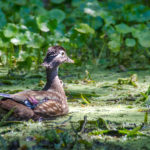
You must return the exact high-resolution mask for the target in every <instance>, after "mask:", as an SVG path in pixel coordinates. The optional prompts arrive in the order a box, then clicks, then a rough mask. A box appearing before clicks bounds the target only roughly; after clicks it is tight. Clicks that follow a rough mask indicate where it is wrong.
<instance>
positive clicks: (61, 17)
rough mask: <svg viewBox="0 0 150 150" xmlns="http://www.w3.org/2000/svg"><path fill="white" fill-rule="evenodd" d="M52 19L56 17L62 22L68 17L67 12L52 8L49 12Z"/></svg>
mask: <svg viewBox="0 0 150 150" xmlns="http://www.w3.org/2000/svg"><path fill="white" fill-rule="evenodd" d="M49 17H50V18H51V19H56V20H57V22H58V23H60V22H62V21H63V20H64V19H65V18H66V14H65V13H64V11H62V10H61V9H52V10H51V11H50V12H49Z"/></svg>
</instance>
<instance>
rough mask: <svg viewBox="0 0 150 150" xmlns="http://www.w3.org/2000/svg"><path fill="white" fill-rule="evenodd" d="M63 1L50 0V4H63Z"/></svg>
mask: <svg viewBox="0 0 150 150" xmlns="http://www.w3.org/2000/svg"><path fill="white" fill-rule="evenodd" d="M64 1H65V0H51V2H52V3H55V4H60V3H63V2H64Z"/></svg>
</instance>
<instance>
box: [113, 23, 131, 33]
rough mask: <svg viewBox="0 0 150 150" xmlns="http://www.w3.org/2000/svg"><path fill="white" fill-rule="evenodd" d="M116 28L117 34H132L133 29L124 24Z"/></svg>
mask: <svg viewBox="0 0 150 150" xmlns="http://www.w3.org/2000/svg"><path fill="white" fill-rule="evenodd" d="M115 27H116V30H117V32H119V33H123V34H126V33H129V32H131V28H130V27H129V26H128V25H126V24H124V23H121V24H118V25H116V26H115Z"/></svg>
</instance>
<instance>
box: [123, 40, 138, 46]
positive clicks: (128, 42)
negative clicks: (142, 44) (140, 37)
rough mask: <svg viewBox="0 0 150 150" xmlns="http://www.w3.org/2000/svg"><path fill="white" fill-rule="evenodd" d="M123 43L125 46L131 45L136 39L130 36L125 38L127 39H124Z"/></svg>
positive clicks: (134, 43) (133, 44)
mask: <svg viewBox="0 0 150 150" xmlns="http://www.w3.org/2000/svg"><path fill="white" fill-rule="evenodd" d="M125 44H126V46H128V47H133V46H135V45H136V41H135V40H134V39H132V38H127V39H126V40H125Z"/></svg>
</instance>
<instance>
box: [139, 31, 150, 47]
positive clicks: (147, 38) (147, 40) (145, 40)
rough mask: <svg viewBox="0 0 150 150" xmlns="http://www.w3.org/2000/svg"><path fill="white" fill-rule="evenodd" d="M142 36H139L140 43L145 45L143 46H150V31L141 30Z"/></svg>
mask: <svg viewBox="0 0 150 150" xmlns="http://www.w3.org/2000/svg"><path fill="white" fill-rule="evenodd" d="M139 35H140V36H139V37H138V40H139V43H140V44H141V45H142V46H143V47H147V48H148V47H150V31H149V30H144V31H141V32H140V34H139Z"/></svg>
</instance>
